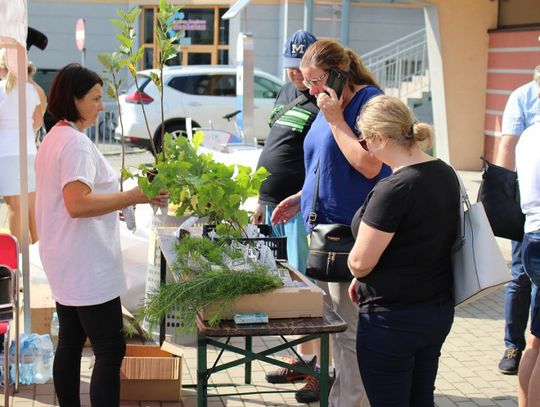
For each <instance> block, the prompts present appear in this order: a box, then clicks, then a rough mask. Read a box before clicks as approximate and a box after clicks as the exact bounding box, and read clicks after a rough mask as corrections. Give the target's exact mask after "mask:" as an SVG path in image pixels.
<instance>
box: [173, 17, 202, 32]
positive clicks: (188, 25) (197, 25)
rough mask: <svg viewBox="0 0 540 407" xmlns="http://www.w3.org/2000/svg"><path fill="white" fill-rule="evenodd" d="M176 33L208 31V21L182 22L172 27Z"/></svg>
mask: <svg viewBox="0 0 540 407" xmlns="http://www.w3.org/2000/svg"><path fill="white" fill-rule="evenodd" d="M172 29H173V30H175V31H180V30H186V31H206V29H207V26H206V20H189V19H188V20H182V21H179V22H178V23H176V24H174V25H173V26H172Z"/></svg>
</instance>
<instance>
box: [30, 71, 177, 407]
mask: <svg viewBox="0 0 540 407" xmlns="http://www.w3.org/2000/svg"><path fill="white" fill-rule="evenodd" d="M102 85H103V81H102V80H101V78H100V77H99V76H98V75H97V74H96V73H95V72H93V71H91V70H89V69H86V68H83V67H82V66H81V65H79V64H69V65H67V66H65V67H64V68H62V69H61V70H60V71H59V72H58V74H57V76H56V78H55V80H54V82H53V85H52V88H51V92H50V95H49V111H50V112H51V113H52V114H53V115H54V116H56V117H57V118H58V119H60V121H59V122H58V123H57V124H56V125H55V126H54V127H53V128H52V129H51V130H50V131H49V133H48V134H47V136H46V137H45V139H44V140H43V143H42V144H41V146H40V148H39V152H38V154H37V158H36V173H37V190H36V194H37V197H36V219H37V228H38V232H39V235H40V245H39V254H40V257H41V262H42V263H43V269H44V270H45V273H46V275H47V278H48V280H49V283H50V285H51V291H52V295H53V298H54V299H55V301H56V309H57V312H58V320H59V322H60V330H59V335H58V347H57V350H56V356H55V358H54V366H53V378H54V387H55V391H56V394H57V396H58V401H59V404H60V406H69V407H72V406H80V398H79V382H80V364H81V353H82V349H83V345H84V342H85V341H86V338H87V337H88V338H89V339H90V342H91V344H92V347H93V349H94V354H95V356H96V363H95V365H94V368H93V373H92V380H91V382H90V400H91V403H92V406H96V407H109V406H111V407H113V406H114V407H116V406H118V405H119V399H120V366H121V364H122V359H123V357H124V353H125V339H124V333H123V324H122V311H121V304H120V295H121V294H122V293H123V292H124V291H125V290H126V282H125V277H124V273H123V270H122V254H121V251H120V232H119V214H118V211H119V210H121V209H122V208H126V207H128V206H131V205H135V204H138V203H150V202H152V203H153V204H157V205H159V206H164V205H166V199H167V197H168V196H167V194H166V193H161V194H160V195H159V196H158V197H156V198H154V199H152V200H150V199H149V198H147V197H146V196H145V195H144V194H143V193H142V191H141V190H140V189H139V188H138V187H136V188H133V189H131V190H129V191H125V192H119V186H118V174H116V173H115V171H114V170H113V168H112V167H111V166H110V165H109V163H108V162H107V161H106V159H105V158H104V157H103V155H102V154H101V152H100V151H99V150H98V149H97V148H96V146H95V145H94V143H92V141H91V140H90V139H89V138H88V137H87V136H86V135H85V134H84V133H83V130H84V129H86V128H88V127H89V126H92V125H94V124H95V123H96V120H97V117H98V114H99V112H100V111H102V110H103V102H102V95H103V90H102Z"/></svg>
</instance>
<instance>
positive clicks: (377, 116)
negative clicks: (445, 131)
mask: <svg viewBox="0 0 540 407" xmlns="http://www.w3.org/2000/svg"><path fill="white" fill-rule="evenodd" d="M357 126H358V128H359V129H360V131H361V132H362V136H363V137H364V138H367V139H370V138H372V137H373V136H374V135H375V134H376V133H382V134H383V135H384V136H385V137H386V138H387V139H389V140H392V141H394V142H395V143H396V144H398V145H401V146H403V147H405V148H407V149H411V148H412V147H413V146H414V145H415V144H418V146H419V147H420V148H422V149H426V148H429V147H431V145H432V140H433V128H432V127H431V126H430V125H429V124H427V123H418V122H417V121H416V117H415V116H414V114H413V113H412V112H411V110H410V109H409V108H408V107H407V105H406V104H405V103H403V102H402V101H401V100H400V99H398V98H396V97H394V96H387V95H379V96H375V97H374V98H372V99H370V100H369V101H368V102H367V103H366V104H365V105H364V107H363V108H362V112H361V113H360V116H359V117H358V121H357Z"/></svg>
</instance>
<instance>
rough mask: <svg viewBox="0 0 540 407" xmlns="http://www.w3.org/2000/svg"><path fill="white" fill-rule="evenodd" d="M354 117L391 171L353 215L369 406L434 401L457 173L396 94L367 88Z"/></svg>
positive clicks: (361, 355) (359, 343)
mask: <svg viewBox="0 0 540 407" xmlns="http://www.w3.org/2000/svg"><path fill="white" fill-rule="evenodd" d="M358 126H359V128H360V131H361V133H362V138H361V139H360V144H362V146H363V147H364V148H365V149H367V150H368V151H369V152H370V153H371V154H373V156H374V157H375V158H377V159H379V160H381V161H382V162H384V163H385V164H387V165H389V166H390V167H391V168H392V171H393V174H392V175H391V176H389V177H388V178H385V179H383V180H381V181H380V182H379V183H378V184H377V185H376V186H375V187H374V188H373V190H372V191H371V192H370V194H369V195H368V197H367V198H366V201H365V203H364V205H363V206H362V208H360V209H359V211H358V212H357V214H356V215H355V217H354V219H353V232H356V233H357V237H356V243H355V245H354V248H353V250H352V251H351V253H350V255H349V267H350V270H351V273H352V274H353V275H354V276H355V277H356V278H355V279H354V280H353V281H352V283H351V286H350V288H349V295H350V297H351V299H352V301H353V302H355V303H357V304H358V305H359V322H358V330H357V339H356V349H357V357H358V362H359V368H360V373H361V376H362V380H363V382H364V386H365V388H366V393H367V396H368V398H369V401H370V403H371V407H385V406H401V407H406V406H411V407H433V405H434V398H433V392H434V384H435V378H436V375H437V368H438V363H439V356H440V350H441V347H442V345H443V343H444V340H445V339H446V336H447V335H448V332H449V331H450V327H451V326H452V322H453V319H454V302H453V298H452V272H451V267H450V254H451V248H452V245H453V243H454V240H455V238H456V233H457V225H458V217H459V202H460V200H459V185H458V181H457V178H456V175H455V173H454V170H453V169H452V168H451V167H450V166H448V165H447V164H445V163H444V162H443V161H441V160H438V159H435V158H433V157H432V156H430V155H429V154H427V153H425V152H424V151H423V147H425V146H428V145H429V144H430V143H431V138H432V129H431V126H429V125H427V124H425V123H416V121H415V118H414V116H413V114H412V113H411V112H410V111H409V109H408V108H407V106H406V105H405V104H404V103H403V102H401V101H400V100H399V99H397V98H395V97H391V96H376V97H374V98H373V99H371V100H370V101H368V102H367V103H366V105H365V106H364V108H363V109H362V112H361V114H360V118H359V120H358Z"/></svg>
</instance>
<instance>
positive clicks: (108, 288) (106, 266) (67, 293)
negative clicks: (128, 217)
mask: <svg viewBox="0 0 540 407" xmlns="http://www.w3.org/2000/svg"><path fill="white" fill-rule="evenodd" d="M36 174H37V184H36V223H37V229H38V235H39V254H40V257H41V262H42V263H43V269H44V270H45V274H47V278H48V280H49V283H50V285H51V290H52V295H53V298H54V299H55V300H56V301H57V302H59V303H60V304H63V305H71V306H84V305H96V304H102V303H104V302H107V301H110V300H112V299H114V298H116V297H118V296H119V295H120V294H122V293H123V292H124V291H125V290H126V281H125V276H124V273H123V267H122V253H121V250H120V229H119V218H118V212H116V211H114V212H112V213H109V214H106V215H101V216H94V217H90V218H77V219H74V218H71V217H70V216H69V214H68V212H67V209H66V207H65V204H64V197H63V194H62V191H63V189H64V187H65V186H66V185H67V184H68V183H70V182H73V181H81V182H83V183H85V184H86V185H88V186H89V187H90V189H91V190H92V193H93V194H109V193H114V192H117V191H118V176H117V174H116V173H115V171H114V170H113V168H112V167H111V166H110V165H109V163H108V162H107V161H106V160H105V157H103V155H102V154H101V153H100V151H99V150H98V149H97V148H96V146H95V145H94V143H92V142H91V141H90V140H89V139H88V137H86V136H85V135H84V134H83V133H81V132H79V131H77V130H75V129H73V128H72V127H70V126H61V125H56V126H55V127H53V129H51V131H50V132H49V133H48V134H47V137H45V139H44V140H43V143H41V146H40V148H39V151H38V155H37V158H36Z"/></svg>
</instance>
